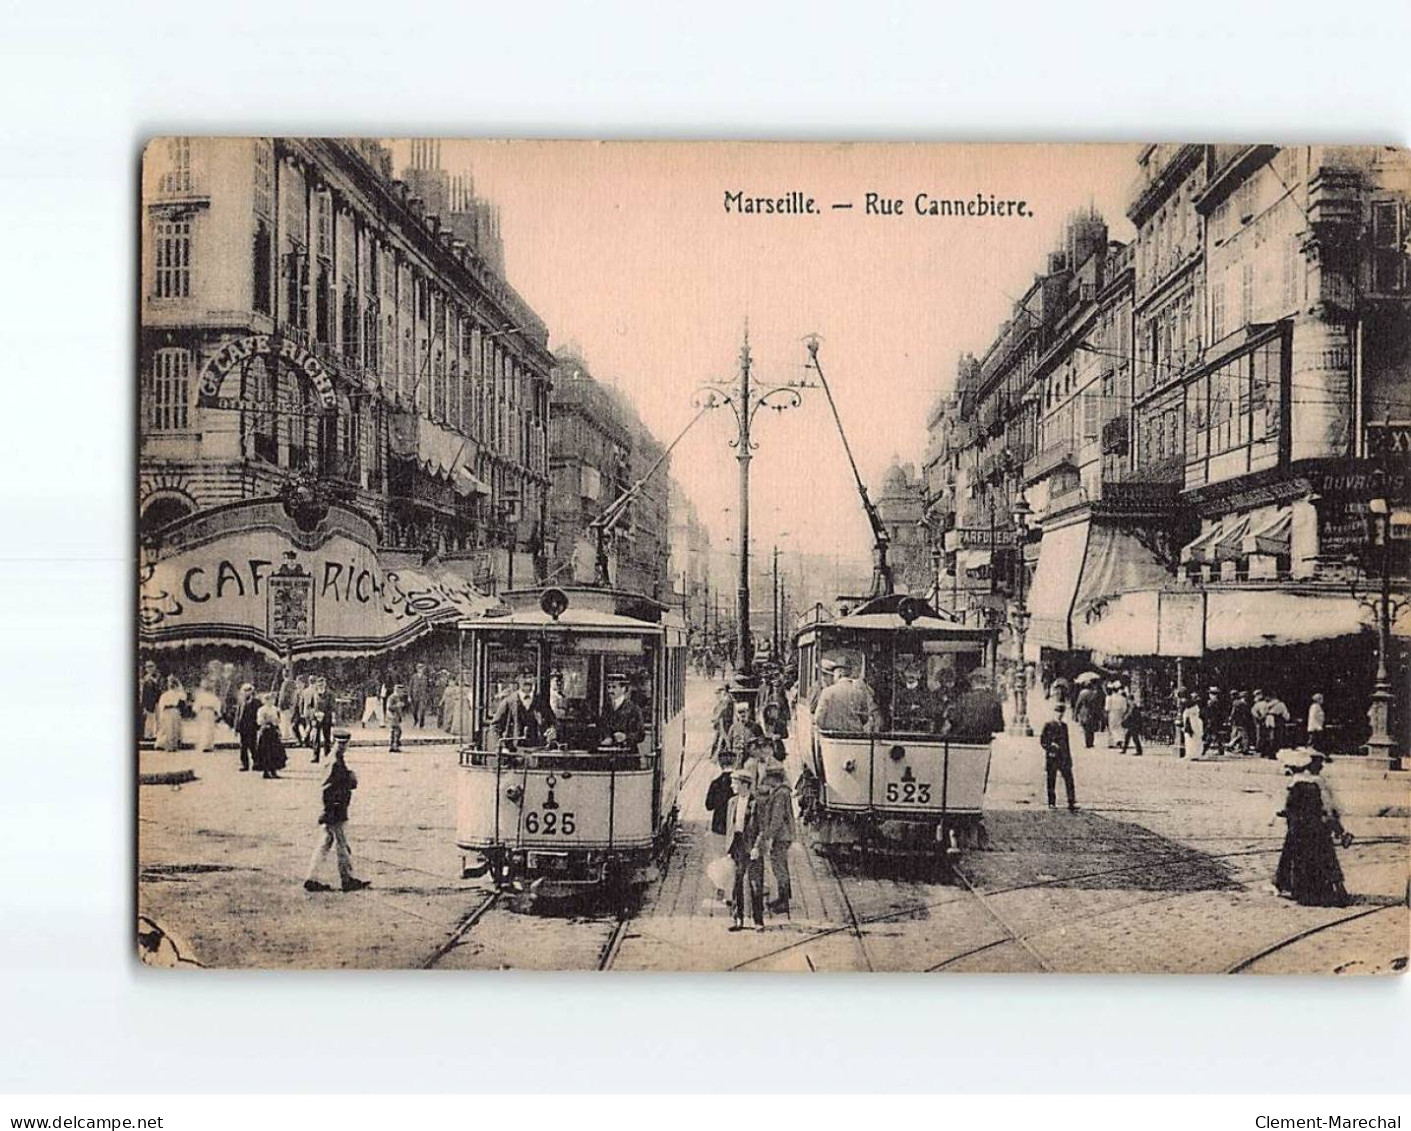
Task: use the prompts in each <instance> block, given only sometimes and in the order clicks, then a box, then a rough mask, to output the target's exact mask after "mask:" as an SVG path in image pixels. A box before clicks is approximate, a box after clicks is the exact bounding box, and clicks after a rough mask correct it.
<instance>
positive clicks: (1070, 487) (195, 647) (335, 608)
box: [133, 136, 1411, 974]
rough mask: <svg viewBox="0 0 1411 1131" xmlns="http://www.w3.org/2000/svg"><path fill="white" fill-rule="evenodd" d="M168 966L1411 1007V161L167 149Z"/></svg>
mask: <svg viewBox="0 0 1411 1131" xmlns="http://www.w3.org/2000/svg"><path fill="white" fill-rule="evenodd" d="M140 207H141V218H140V220H141V249H140V252H141V253H140V263H139V264H138V265H137V279H138V285H139V287H140V328H139V332H138V335H137V357H136V365H137V375H136V376H137V397H136V411H137V415H138V428H139V452H138V466H137V471H138V482H137V484H136V485H135V486H136V504H137V509H136V521H137V526H138V555H139V561H138V564H137V582H138V585H139V592H138V594H137V607H136V617H137V627H136V634H135V636H136V657H135V660H136V665H135V671H134V673H133V676H134V687H133V694H134V696H135V699H136V710H135V712H134V732H135V733H134V738H135V741H136V743H137V747H138V754H137V774H136V777H137V782H136V784H135V786H134V792H135V797H136V807H137V822H138V823H137V828H138V846H137V859H136V873H137V874H136V893H137V894H136V911H137V916H138V922H137V950H138V953H139V955H140V957H141V958H142V960H143V961H144V962H147V963H150V964H154V965H161V966H169V967H177V968H192V969H195V968H221V967H253V968H315V969H321V968H435V969H446V970H461V969H504V968H517V969H541V970H583V969H589V970H593V969H602V970H606V969H612V970H653V971H674V970H704V971H727V970H752V971H793V972H820V973H822V972H827V971H910V972H921V971H937V972H941V971H944V972H962V971H972V972H977V971H978V972H1021V971H1022V972H1035V973H1038V972H1055V973H1059V972H1171V973H1344V974H1387V973H1396V972H1401V971H1404V970H1405V968H1406V964H1407V956H1408V928H1409V927H1411V919H1409V918H1408V904H1407V896H1408V865H1411V848H1408V825H1409V824H1411V809H1408V805H1409V804H1411V772H1408V762H1407V758H1408V749H1407V746H1408V733H1411V681H1408V663H1407V660H1408V636H1411V584H1409V583H1408V562H1411V154H1408V152H1407V151H1406V150H1403V149H1395V148H1388V147H1378V146H1360V147H1338V146H1306V145H1305V146H1281V145H1274V144H1270V145H1255V144H1251V145H1205V144H1120V145H904V144H838V145H831V144H745V143H681V144H677V143H602V144H597V143H586V142H532V143H531V142H477V141H466V140H450V139H447V140H434V139H375V138H303V137H246V138H219V137H194V136H193V137H163V138H158V139H155V140H152V141H151V142H150V143H149V144H148V145H147V146H146V148H145V150H144V152H143V155H142V163H141V195H140Z"/></svg>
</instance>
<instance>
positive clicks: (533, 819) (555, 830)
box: [524, 809, 578, 836]
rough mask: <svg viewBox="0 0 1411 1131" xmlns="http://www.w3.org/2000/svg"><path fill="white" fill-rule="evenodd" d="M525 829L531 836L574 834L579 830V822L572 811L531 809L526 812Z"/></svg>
mask: <svg viewBox="0 0 1411 1131" xmlns="http://www.w3.org/2000/svg"><path fill="white" fill-rule="evenodd" d="M524 831H525V832H527V833H528V834H529V835H530V836H572V835H573V834H574V833H576V832H577V831H578V824H577V822H576V821H575V820H574V819H573V814H572V813H566V812H560V811H558V810H557V809H546V810H544V812H542V813H539V812H536V811H534V810H530V811H529V812H528V813H526V814H524Z"/></svg>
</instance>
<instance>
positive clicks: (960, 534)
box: [947, 526, 1019, 550]
mask: <svg viewBox="0 0 1411 1131" xmlns="http://www.w3.org/2000/svg"><path fill="white" fill-rule="evenodd" d="M951 533H954V534H955V535H956V546H957V547H958V548H959V549H962V550H992V549H998V550H1008V549H1013V548H1014V547H1015V546H1017V545H1018V544H1019V540H1018V538H1016V537H1015V534H1014V531H1013V530H1005V529H995V530H991V529H990V528H989V527H988V526H960V527H957V528H956V529H955V530H954V531H952V532H951ZM947 548H949V547H947Z"/></svg>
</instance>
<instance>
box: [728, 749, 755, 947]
mask: <svg viewBox="0 0 1411 1131" xmlns="http://www.w3.org/2000/svg"><path fill="white" fill-rule="evenodd" d="M731 784H732V785H733V786H734V789H735V795H734V796H733V797H731V798H730V805H729V808H728V810H727V811H726V818H725V842H726V844H727V845H728V851H729V853H730V858H731V859H732V860H734V862H735V888H734V891H733V892H732V893H731V901H730V902H731V911H732V912H733V914H732V916H731V918H732V919H733V922H732V923H731V924H730V930H732V931H743V930H744V929H745V901H746V900H748V901H749V906H750V918H751V919H752V920H753V922H754V929H755V930H756V931H762V930H764V860H763V859H762V858H761V857H760V852H759V847H758V844H757V842H758V840H759V806H758V803H757V802H756V800H755V785H754V775H753V772H752V771H751V770H748V769H746V768H744V767H743V766H737V767H736V768H735V769H734V770H732V771H731Z"/></svg>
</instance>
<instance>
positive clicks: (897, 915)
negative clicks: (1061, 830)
mask: <svg viewBox="0 0 1411 1131" xmlns="http://www.w3.org/2000/svg"><path fill="white" fill-rule="evenodd" d="M1359 843H1361V844H1362V845H1364V846H1369V845H1380V844H1396V845H1402V844H1405V843H1406V839H1405V838H1402V837H1377V838H1369V839H1368V840H1364V841H1361V842H1359ZM1280 848H1281V846H1280V845H1270V846H1268V847H1260V848H1246V849H1240V850H1237V851H1233V852H1226V853H1216V854H1209V855H1206V854H1199V853H1194V852H1182V853H1171V854H1167V855H1164V856H1158V857H1153V858H1148V859H1144V860H1140V861H1136V862H1134V863H1131V864H1125V865H1122V866H1120V867H1116V868H1104V869H1097V870H1091V871H1086V872H1079V873H1072V874H1069V875H1066V876H1054V877H1049V878H1045V879H1042V880H1035V881H1032V882H1029V883H1022V884H1009V885H1005V886H1002V887H997V888H995V889H993V890H990V891H982V890H981V889H980V888H979V887H978V886H977V885H975V883H974V882H973V881H972V880H971V878H970V877H969V876H968V875H967V874H966V873H964V872H963V871H962V870H961V869H959V868H952V874H953V875H954V876H955V877H956V880H957V882H958V884H959V888H958V889H955V888H953V889H950V892H949V894H947V895H946V896H945V897H944V898H940V899H932V898H925V899H923V900H922V901H919V902H917V903H915V904H912V905H908V906H905V907H901V908H897V909H895V910H892V911H888V912H885V913H883V914H880V915H873V916H860V915H858V914H856V908H855V902H854V900H853V899H852V897H851V896H850V895H849V894H848V893H847V890H846V881H845V878H844V876H843V874H842V872H841V871H840V870H839V868H838V866H837V864H836V863H835V862H834V861H832V860H831V859H828V860H827V863H828V867H829V872H830V874H831V875H832V877H833V879H834V882H835V883H836V885H837V887H838V892H839V896H840V899H841V901H842V905H843V907H844V911H845V915H846V921H845V922H843V923H839V924H833V925H830V926H827V927H823V928H821V929H819V930H816V931H812V932H810V933H809V934H807V935H805V936H803V937H801V938H797V939H794V940H792V941H790V942H788V943H785V944H784V945H782V946H778V947H773V948H771V949H770V950H768V951H766V952H764V953H762V954H757V955H754V956H752V957H750V958H748V959H746V960H744V961H742V962H739V963H736V964H735V965H733V966H731V967H730V969H732V970H748V969H751V968H754V967H758V966H759V965H761V964H762V963H765V962H768V961H770V960H772V959H776V958H779V957H782V956H784V955H786V954H788V953H790V952H793V951H799V950H803V951H804V957H805V960H806V961H807V963H808V965H809V968H810V969H813V968H814V964H813V961H812V959H811V958H810V957H809V956H808V954H807V950H806V948H809V947H813V946H816V945H817V944H818V943H820V942H823V941H825V940H827V939H829V938H832V937H835V936H837V935H840V934H848V933H851V934H853V935H854V936H855V937H856V939H857V942H858V947H859V950H860V952H861V953H862V955H863V958H864V962H865V964H866V967H867V969H868V970H873V969H875V968H876V962H875V956H874V955H872V954H871V953H870V951H869V950H868V945H867V943H866V941H865V940H866V933H867V932H866V929H867V928H868V927H872V926H877V925H882V924H887V923H897V922H905V921H907V920H915V919H921V918H926V917H929V916H930V915H931V913H932V912H934V911H938V910H943V909H945V908H954V907H956V906H958V905H960V904H962V903H967V902H973V903H974V905H975V906H978V907H979V908H980V909H982V910H983V911H984V912H985V914H986V916H987V918H988V919H990V920H992V921H994V922H996V923H997V924H998V925H999V926H1000V928H1001V930H1003V931H1004V934H1003V936H1002V937H1000V938H995V939H989V940H987V941H985V942H984V943H982V944H980V945H977V946H973V947H968V948H966V949H964V950H962V951H960V952H957V953H955V954H948V955H946V956H945V957H943V958H941V959H940V960H939V961H937V962H935V963H934V964H933V965H930V966H927V967H924V969H925V970H926V971H927V972H931V971H941V970H944V969H948V968H950V967H952V966H954V965H956V964H957V963H959V962H961V961H963V960H964V959H966V958H970V957H972V956H974V955H976V954H981V953H985V952H988V951H991V950H996V949H998V948H1000V947H1003V946H1008V945H1013V946H1018V947H1020V948H1021V949H1022V950H1023V951H1024V952H1025V953H1026V955H1027V956H1028V958H1029V959H1030V961H1032V962H1034V963H1035V964H1036V965H1037V967H1038V968H1039V969H1040V970H1043V971H1049V970H1051V967H1050V965H1049V964H1048V963H1047V962H1046V961H1045V960H1044V959H1043V958H1042V956H1040V955H1039V954H1038V952H1037V951H1036V950H1035V949H1034V948H1033V946H1032V945H1031V940H1032V939H1035V938H1038V937H1040V936H1043V935H1046V934H1049V933H1051V932H1054V931H1063V930H1066V929H1068V928H1069V927H1071V926H1073V925H1074V924H1076V923H1079V922H1083V921H1086V920H1088V919H1093V918H1100V917H1102V916H1104V915H1111V914H1121V913H1123V912H1126V911H1130V910H1133V909H1135V908H1137V907H1141V906H1146V905H1148V904H1153V903H1160V902H1165V901H1169V900H1172V899H1177V898H1180V897H1181V896H1183V895H1187V894H1190V892H1191V889H1189V888H1187V887H1182V886H1180V883H1179V879H1176V880H1174V881H1173V887H1172V888H1170V889H1162V890H1159V891H1158V892H1157V893H1155V894H1153V895H1152V896H1151V897H1150V898H1147V899H1138V900H1134V901H1132V902H1130V903H1127V904H1124V905H1123V906H1121V907H1115V908H1104V909H1102V910H1100V911H1098V912H1095V913H1093V914H1088V915H1080V916H1076V917H1074V918H1070V919H1065V920H1063V921H1062V922H1058V923H1051V924H1045V925H1044V926H1043V927H1042V929H1040V930H1035V931H1028V932H1020V931H1017V930H1016V929H1015V928H1014V927H1013V925H1012V924H1010V923H1009V922H1008V921H1007V920H1006V919H1005V918H1004V917H1003V916H1002V915H1001V914H999V913H998V912H997V911H996V910H995V908H994V906H993V902H992V901H993V899H994V898H995V897H997V896H1002V895H1009V894H1013V893H1018V892H1026V891H1036V890H1041V889H1045V888H1063V887H1066V886H1069V885H1073V884H1077V883H1082V882H1085V881H1092V880H1103V879H1110V878H1112V877H1114V876H1119V875H1123V874H1126V873H1132V872H1141V871H1144V870H1149V869H1153V868H1162V867H1172V868H1174V869H1177V870H1178V872H1179V876H1180V877H1181V878H1186V877H1189V876H1190V875H1191V874H1192V873H1193V872H1195V871H1196V870H1198V869H1200V868H1206V867H1209V865H1210V864H1211V863H1212V862H1217V861H1221V860H1229V859H1234V858H1239V857H1248V856H1260V855H1277V854H1278V852H1279V851H1280ZM825 859H827V858H825ZM918 886H919V885H918ZM923 890H926V891H927V894H928V895H929V892H930V889H923ZM967 897H968V899H967ZM1386 906H1405V905H1404V904H1391V905H1379V906H1378V907H1376V908H1372V909H1370V910H1364V911H1362V912H1359V913H1356V914H1354V915H1352V916H1347V917H1344V919H1342V920H1338V921H1336V922H1334V923H1331V924H1326V925H1320V926H1318V927H1316V928H1312V929H1310V931H1309V932H1306V933H1304V932H1301V933H1300V934H1299V935H1298V936H1297V937H1290V939H1288V940H1286V941H1285V942H1283V943H1280V944H1277V945H1276V946H1275V947H1274V948H1273V949H1274V950H1277V949H1281V948H1282V947H1283V946H1286V945H1290V944H1291V943H1292V942H1296V941H1298V939H1300V938H1302V937H1306V934H1307V933H1317V932H1318V931H1322V930H1326V929H1328V928H1330V927H1332V926H1336V925H1337V922H1342V921H1351V920H1352V919H1356V918H1361V917H1362V916H1363V915H1367V914H1372V913H1374V912H1376V911H1381V910H1384V909H1386ZM1271 953H1272V950H1271ZM1262 957H1264V955H1262V954H1256V955H1254V956H1252V957H1251V958H1250V959H1248V960H1242V962H1243V963H1245V964H1246V965H1248V964H1249V963H1252V962H1253V961H1258V960H1259V959H1260V958H1262ZM1236 965H1237V966H1238V965H1240V964H1238V963H1237V964H1236ZM1232 972H1238V971H1232Z"/></svg>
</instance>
